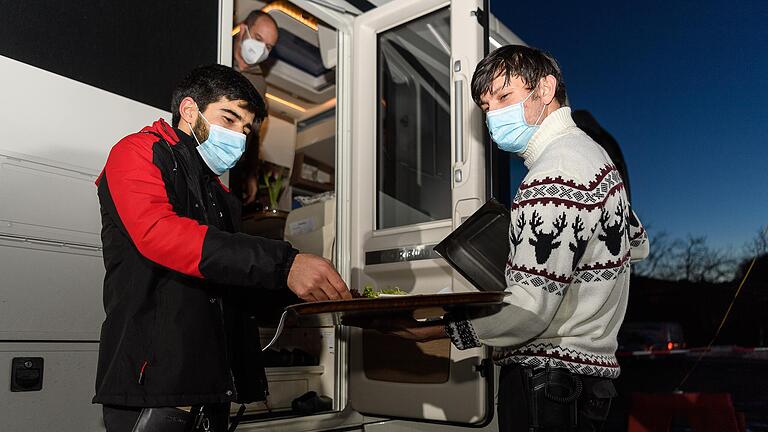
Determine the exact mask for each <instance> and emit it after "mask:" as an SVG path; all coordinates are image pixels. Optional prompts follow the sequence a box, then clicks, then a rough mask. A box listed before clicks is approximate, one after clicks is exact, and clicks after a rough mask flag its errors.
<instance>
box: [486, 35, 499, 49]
mask: <svg viewBox="0 0 768 432" xmlns="http://www.w3.org/2000/svg"><path fill="white" fill-rule="evenodd" d="M488 40H489V41H490V42H491V45H493V46H494V47H495V48H494V49H496V48H501V44H500V43H499V41H497V40H496V39H494V38H493V36H488Z"/></svg>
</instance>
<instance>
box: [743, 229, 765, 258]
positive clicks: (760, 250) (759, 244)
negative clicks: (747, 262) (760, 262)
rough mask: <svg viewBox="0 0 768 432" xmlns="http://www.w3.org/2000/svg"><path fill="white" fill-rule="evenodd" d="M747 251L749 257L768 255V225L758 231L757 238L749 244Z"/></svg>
mask: <svg viewBox="0 0 768 432" xmlns="http://www.w3.org/2000/svg"><path fill="white" fill-rule="evenodd" d="M745 249H746V252H747V256H749V257H756V256H762V255H765V254H768V225H766V226H764V227H762V228H760V229H759V230H757V234H756V235H755V238H753V239H752V240H751V241H750V242H749V243H747V245H746V247H745Z"/></svg>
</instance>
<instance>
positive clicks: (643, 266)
mask: <svg viewBox="0 0 768 432" xmlns="http://www.w3.org/2000/svg"><path fill="white" fill-rule="evenodd" d="M650 240H651V247H650V253H649V255H648V257H647V258H646V259H645V260H644V261H641V262H640V263H637V264H635V265H634V266H633V268H632V271H633V273H634V274H636V275H639V276H646V277H653V278H656V279H664V280H687V281H691V282H723V281H727V280H730V279H731V278H732V277H733V275H734V272H735V271H736V264H737V261H738V260H737V259H735V258H734V257H733V254H732V253H731V251H729V250H727V249H715V248H712V247H710V246H709V245H708V244H707V239H706V237H704V236H700V237H694V236H688V238H687V239H685V240H680V239H673V238H671V237H670V236H669V234H667V233H666V232H664V231H661V232H659V233H658V234H655V235H653V236H650Z"/></svg>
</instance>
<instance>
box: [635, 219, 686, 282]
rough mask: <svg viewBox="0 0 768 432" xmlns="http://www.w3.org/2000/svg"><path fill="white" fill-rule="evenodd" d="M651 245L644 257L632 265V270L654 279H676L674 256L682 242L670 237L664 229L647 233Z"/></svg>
mask: <svg viewBox="0 0 768 432" xmlns="http://www.w3.org/2000/svg"><path fill="white" fill-rule="evenodd" d="M649 238H650V243H651V247H650V249H649V254H648V257H647V258H646V259H644V260H643V261H640V262H639V263H637V264H634V265H633V266H632V272H633V273H634V274H636V275H638V276H645V277H653V278H656V279H666V280H671V279H677V273H678V265H677V263H676V258H677V256H678V255H679V251H680V250H681V249H682V246H683V243H682V241H680V240H679V239H672V238H671V237H670V236H669V234H668V233H667V232H666V231H660V232H659V233H657V234H653V235H651V234H649Z"/></svg>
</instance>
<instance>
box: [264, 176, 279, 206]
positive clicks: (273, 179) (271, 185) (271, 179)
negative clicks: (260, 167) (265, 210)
mask: <svg viewBox="0 0 768 432" xmlns="http://www.w3.org/2000/svg"><path fill="white" fill-rule="evenodd" d="M262 179H263V180H264V185H265V186H266V187H267V194H268V196H269V207H270V208H273V209H276V208H277V201H278V200H279V199H280V195H282V192H283V173H282V171H280V170H274V171H272V170H270V171H265V172H264V173H262Z"/></svg>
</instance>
